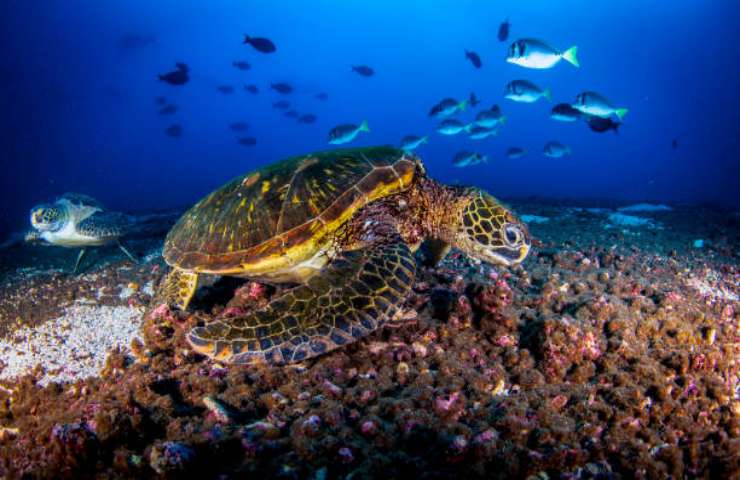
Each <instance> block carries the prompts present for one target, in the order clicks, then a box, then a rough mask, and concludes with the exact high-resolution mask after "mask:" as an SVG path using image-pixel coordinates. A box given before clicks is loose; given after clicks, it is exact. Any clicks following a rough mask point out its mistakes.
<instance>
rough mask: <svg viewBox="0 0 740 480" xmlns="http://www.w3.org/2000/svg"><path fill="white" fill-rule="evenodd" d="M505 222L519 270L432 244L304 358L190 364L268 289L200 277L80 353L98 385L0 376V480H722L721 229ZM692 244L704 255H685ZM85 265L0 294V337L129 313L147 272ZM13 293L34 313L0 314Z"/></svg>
mask: <svg viewBox="0 0 740 480" xmlns="http://www.w3.org/2000/svg"><path fill="white" fill-rule="evenodd" d="M521 210H523V211H527V212H528V213H532V214H536V215H540V216H543V217H547V218H550V219H551V220H550V221H548V222H544V223H537V224H533V225H531V231H532V233H533V235H534V237H535V238H536V239H537V245H536V249H535V251H534V253H533V254H532V256H531V257H530V258H529V259H528V260H527V261H526V262H525V263H524V265H523V266H521V267H517V268H514V269H510V270H507V269H497V268H493V267H490V266H487V265H480V264H475V263H472V262H469V261H468V260H467V259H466V258H465V257H463V256H462V255H460V254H459V253H457V252H452V253H451V254H450V255H449V256H448V258H447V259H446V260H445V261H444V262H443V263H442V264H441V265H439V266H426V267H420V271H419V275H418V279H417V282H416V284H415V287H414V291H413V294H412V295H411V296H410V297H409V298H408V301H407V304H406V308H407V310H408V312H409V314H408V315H406V316H405V317H406V318H405V319H404V320H401V321H399V322H397V323H394V324H393V325H390V326H387V327H385V328H382V329H380V330H379V331H377V332H375V333H374V334H373V335H371V336H370V337H369V338H367V339H364V340H362V341H360V342H357V343H355V344H352V345H349V346H347V347H345V348H342V349H339V350H337V351H335V352H332V353H330V354H328V355H325V356H322V357H319V358H318V359H315V360H313V361H311V362H306V363H304V364H297V365H291V366H287V367H283V368H274V367H264V366H252V367H238V366H236V367H233V366H226V365H220V364H218V363H214V362H211V361H207V360H206V359H204V358H203V357H201V356H199V355H197V354H194V353H193V352H192V351H191V350H190V349H189V348H188V347H187V344H186V343H185V342H184V338H183V337H184V334H185V332H187V330H188V329H189V328H190V327H192V326H193V325H195V324H197V323H198V322H202V321H207V320H209V319H210V318H214V317H217V316H218V317H229V316H238V315H240V314H241V313H242V312H244V311H248V310H250V309H254V308H259V307H260V306H261V305H264V303H265V302H266V301H267V300H268V299H269V298H270V296H272V295H274V294H275V292H276V289H275V288H274V287H266V286H264V285H260V284H258V283H254V282H244V281H241V280H235V279H221V280H219V281H216V282H215V283H213V284H212V285H210V286H209V287H207V288H205V289H204V290H203V291H202V292H200V293H199V295H198V297H197V298H196V299H195V301H194V305H193V309H192V310H191V311H190V312H188V313H183V312H173V311H170V310H169V309H167V308H166V307H164V308H161V307H160V308H153V309H152V310H151V311H150V312H149V313H148V315H146V316H145V318H143V327H142V329H141V332H140V336H141V339H140V340H138V339H135V340H133V341H132V344H131V345H130V347H129V348H117V349H113V350H111V351H110V352H101V355H103V358H106V355H107V359H106V360H105V363H104V366H103V368H102V370H101V371H100V373H99V375H98V376H93V377H88V378H77V379H75V380H73V381H71V382H67V383H55V382H44V381H42V379H43V378H44V375H45V374H44V372H43V370H42V369H37V370H29V371H28V372H27V373H26V374H25V375H22V376H20V377H18V378H16V379H9V378H7V379H4V380H2V381H0V385H1V386H0V476H5V477H8V478H17V477H23V476H28V477H55V478H59V477H62V478H84V477H96V478H107V477H118V478H121V477H123V478H160V477H161V478H186V477H193V476H201V477H205V478H212V477H218V476H224V477H231V476H234V477H250V476H255V477H256V476H260V477H263V478H316V479H318V478H344V477H350V476H351V477H352V478H377V477H384V478H400V477H407V476H412V475H413V476H414V477H417V478H552V477H555V478H732V477H733V476H736V475H737V472H738V471H740V457H738V455H737V452H738V449H739V448H740V421H739V420H740V386H739V374H740V370H739V366H738V358H740V355H739V353H740V352H739V351H738V349H739V347H738V320H739V319H740V303H738V294H740V282H739V280H740V267H739V265H738V263H739V262H738V258H740V249H739V248H738V238H740V237H739V234H738V232H740V229H738V223H737V220H732V221H729V222H730V223H727V222H728V220H727V219H726V217H725V216H722V215H719V214H717V215H716V216H715V217H712V216H711V215H705V216H704V229H705V230H703V231H700V232H698V231H697V230H696V227H695V226H694V224H693V223H692V222H691V219H692V218H695V217H694V214H695V212H694V211H686V210H681V209H679V208H675V209H673V210H670V211H663V210H660V211H657V212H651V213H647V214H646V215H655V216H660V217H659V221H660V222H661V223H662V224H664V225H671V228H670V229H665V230H644V231H642V232H638V233H639V234H637V233H635V234H625V233H624V232H622V231H621V230H620V229H615V228H604V220H605V218H606V217H607V216H608V215H609V214H610V211H605V212H588V211H585V210H574V209H566V208H554V207H541V208H540V207H538V206H534V205H524V206H522V207H521ZM732 222H735V223H732ZM669 230H670V231H669ZM698 236H700V237H701V238H710V239H711V240H712V241H711V243H709V244H708V245H707V247H705V248H702V249H695V248H693V246H692V242H693V239H695V238H697V237H698ZM96 268H97V270H95V271H94V272H91V273H88V274H87V275H86V276H83V277H67V276H64V275H61V274H59V273H54V272H52V273H42V274H38V275H34V276H27V277H23V278H21V277H18V276H14V277H12V278H13V280H12V281H7V282H3V283H2V286H0V298H2V300H1V301H0V314H1V315H2V317H1V318H2V319H3V321H4V322H6V323H5V324H3V325H2V326H1V327H0V328H2V330H0V332H2V333H1V334H2V335H4V336H3V338H5V339H11V338H12V336H13V332H17V331H19V330H18V328H22V327H19V326H18V325H17V322H16V318H17V317H21V320H22V321H21V323H22V324H23V325H25V326H26V327H28V326H29V325H30V326H38V328H41V327H42V326H43V325H44V324H45V323H47V322H50V321H52V320H53V319H55V318H58V317H59V316H60V313H61V312H62V311H63V310H64V308H68V307H69V305H68V304H69V302H73V301H74V300H75V299H78V298H82V297H84V298H91V299H92V298H95V300H96V302H98V304H102V305H109V306H110V307H124V306H127V307H128V306H130V307H132V308H140V307H143V306H144V305H146V304H147V302H148V300H149V297H150V294H149V293H147V292H148V290H147V291H145V288H144V287H141V286H146V285H148V284H150V282H151V285H154V284H156V282H157V281H158V280H159V278H160V277H161V275H162V273H163V270H164V269H163V265H162V264H161V259H154V260H153V261H152V262H150V263H147V264H144V265H141V266H137V267H130V266H128V264H127V263H125V261H122V259H121V258H120V257H116V258H113V259H111V260H110V261H109V262H102V264H101V265H99V266H98V267H96ZM13 275H16V274H13ZM132 283H135V284H136V285H137V286H138V287H137V288H134V286H132V285H131V284H132ZM48 285H52V286H51V287H49V286H48ZM29 288H35V289H37V290H36V291H37V292H40V293H39V294H38V295H39V300H38V301H37V302H36V305H37V306H36V309H37V310H34V306H33V305H31V304H29V303H27V302H25V301H24V300H22V297H23V295H22V292H23V291H28V289H29ZM99 291H100V292H102V293H101V295H100V296H99V297H98V296H97V295H96V294H95V293H94V292H99ZM41 292H43V293H41ZM70 292H72V293H70ZM14 299H15V300H14ZM65 302H66V303H65ZM45 305H48V307H46V306H45ZM39 309H41V310H39ZM39 312H42V313H39ZM26 315H31V316H32V318H34V320H33V321H32V322H26V321H25V317H26ZM33 315H35V316H33ZM44 316H45V317H46V318H44Z"/></svg>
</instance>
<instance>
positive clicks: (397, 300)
mask: <svg viewBox="0 0 740 480" xmlns="http://www.w3.org/2000/svg"><path fill="white" fill-rule="evenodd" d="M415 273H416V264H415V263H414V258H413V255H412V253H411V251H410V249H409V247H408V246H407V245H406V244H405V243H403V242H401V241H400V239H398V241H394V242H393V243H385V244H378V245H371V246H370V247H369V248H365V249H363V250H354V251H349V252H345V253H343V254H342V255H340V256H339V257H338V258H337V259H335V260H334V261H333V262H332V263H331V264H329V265H328V266H327V267H325V268H324V270H323V271H322V272H321V273H319V274H318V275H316V276H314V277H312V278H311V279H310V280H309V282H308V283H307V284H306V285H301V286H298V287H295V288H293V289H291V290H288V291H287V292H286V293H285V294H283V295H281V296H280V297H278V298H276V299H274V300H272V301H271V302H270V303H269V304H268V305H267V306H266V307H265V308H264V309H262V310H258V311H256V312H254V313H251V314H249V315H247V316H245V317H240V318H236V319H228V320H217V321H214V322H211V323H209V324H207V325H206V326H204V327H197V328H194V329H193V330H191V331H190V333H189V334H188V336H187V339H188V342H189V343H190V345H191V346H192V347H193V348H194V349H195V350H196V351H198V352H199V353H202V354H204V355H207V356H209V357H211V358H213V359H216V360H220V361H225V362H229V363H235V364H247V363H255V362H260V361H265V362H267V363H270V364H277V365H280V364H286V363H292V362H298V361H301V360H305V359H307V358H310V357H314V356H316V355H320V354H323V353H326V352H328V351H330V350H333V349H335V348H338V347H339V346H341V345H345V344H347V343H350V342H353V341H355V340H357V339H358V338H361V337H364V336H365V335H368V334H369V333H370V332H372V331H373V330H375V329H377V328H378V327H380V326H381V325H383V324H384V323H385V322H386V321H388V320H389V319H391V318H393V316H394V315H395V314H396V313H397V312H398V311H399V308H400V307H401V305H402V303H403V301H404V299H405V298H406V297H407V295H408V294H409V292H410V290H411V286H412V284H413V282H414V276H415ZM227 322H228V323H227Z"/></svg>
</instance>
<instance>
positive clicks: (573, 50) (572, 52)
mask: <svg viewBox="0 0 740 480" xmlns="http://www.w3.org/2000/svg"><path fill="white" fill-rule="evenodd" d="M576 55H578V47H576V46H572V47H570V48H569V49H568V50H566V51H564V52H563V58H564V59H565V61H567V62H568V63H570V64H571V65H573V66H574V67H580V66H581V64H580V63H578V57H577V56H576Z"/></svg>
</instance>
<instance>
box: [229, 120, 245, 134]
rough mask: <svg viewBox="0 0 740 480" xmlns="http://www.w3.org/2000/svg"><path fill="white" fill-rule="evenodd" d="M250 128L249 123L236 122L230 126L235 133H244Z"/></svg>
mask: <svg viewBox="0 0 740 480" xmlns="http://www.w3.org/2000/svg"><path fill="white" fill-rule="evenodd" d="M248 128H249V124H248V123H247V122H234V123H232V124H230V125H229V130H232V131H234V132H244V131H246V130H247V129H248Z"/></svg>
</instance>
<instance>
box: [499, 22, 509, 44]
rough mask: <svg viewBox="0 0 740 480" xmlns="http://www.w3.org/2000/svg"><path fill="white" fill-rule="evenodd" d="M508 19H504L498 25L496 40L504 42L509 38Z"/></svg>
mask: <svg viewBox="0 0 740 480" xmlns="http://www.w3.org/2000/svg"><path fill="white" fill-rule="evenodd" d="M510 26H511V24H510V23H509V19H508V18H507V19H506V20H504V21H503V22H502V23H501V25H499V27H498V41H499V42H505V41H506V40H507V39H508V38H509V27H510Z"/></svg>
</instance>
